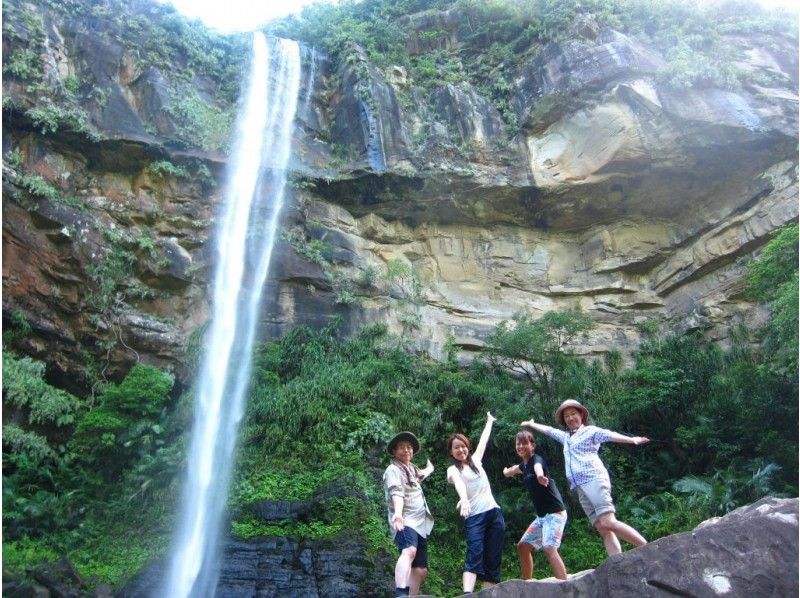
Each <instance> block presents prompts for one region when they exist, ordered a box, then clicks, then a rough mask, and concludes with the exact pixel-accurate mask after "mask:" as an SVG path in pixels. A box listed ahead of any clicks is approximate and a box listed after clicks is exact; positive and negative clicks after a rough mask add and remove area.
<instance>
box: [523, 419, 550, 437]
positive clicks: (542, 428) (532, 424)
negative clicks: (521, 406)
mask: <svg viewBox="0 0 800 598" xmlns="http://www.w3.org/2000/svg"><path fill="white" fill-rule="evenodd" d="M520 426H527V427H528V428H533V429H534V430H536V431H537V432H541V433H542V434H547V432H549V431H550V430H553V429H554V428H551V427H550V426H545V425H544V424H537V423H536V422H535V421H534V419H533V418H530V419H529V420H528V421H524V422H522V423H520Z"/></svg>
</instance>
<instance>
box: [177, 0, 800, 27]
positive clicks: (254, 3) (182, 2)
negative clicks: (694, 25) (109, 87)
mask: <svg viewBox="0 0 800 598" xmlns="http://www.w3.org/2000/svg"><path fill="white" fill-rule="evenodd" d="M162 1H168V2H171V3H172V5H173V6H175V8H176V9H177V10H178V12H180V13H182V14H184V15H185V16H187V17H189V18H191V19H194V18H199V19H200V20H201V21H203V23H205V24H206V25H207V26H208V27H211V28H213V29H217V30H219V31H223V32H226V33H230V32H234V31H252V30H254V29H256V28H257V27H258V26H259V25H261V24H262V23H264V22H265V21H268V20H270V19H277V18H280V17H285V16H286V15H288V14H291V13H297V12H300V10H301V9H302V8H303V6H306V5H308V4H314V3H315V2H320V1H325V0H162ZM328 1H330V0H328ZM699 1H701V2H702V1H704V0H699ZM760 1H761V3H762V4H764V5H765V6H770V7H772V6H794V5H795V4H796V3H797V0H760Z"/></svg>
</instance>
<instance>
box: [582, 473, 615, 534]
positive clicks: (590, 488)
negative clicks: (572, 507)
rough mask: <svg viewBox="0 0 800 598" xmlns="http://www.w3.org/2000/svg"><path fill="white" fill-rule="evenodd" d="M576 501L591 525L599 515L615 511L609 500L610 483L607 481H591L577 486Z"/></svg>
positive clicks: (612, 502)
mask: <svg viewBox="0 0 800 598" xmlns="http://www.w3.org/2000/svg"><path fill="white" fill-rule="evenodd" d="M578 500H580V501H581V506H582V507H583V512H584V513H586V516H587V517H589V521H591V522H592V525H594V524H595V522H596V521H597V520H598V519H599V518H600V515H604V514H606V513H616V511H617V510H616V509H615V508H614V501H613V500H611V483H610V482H608V481H607V480H592V481H590V482H586V483H585V484H581V485H580V486H578Z"/></svg>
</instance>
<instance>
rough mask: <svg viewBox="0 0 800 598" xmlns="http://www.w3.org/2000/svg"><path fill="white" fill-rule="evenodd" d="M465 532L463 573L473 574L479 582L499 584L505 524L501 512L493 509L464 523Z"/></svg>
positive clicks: (469, 518)
mask: <svg viewBox="0 0 800 598" xmlns="http://www.w3.org/2000/svg"><path fill="white" fill-rule="evenodd" d="M464 525H465V526H466V530H467V558H466V559H465V561H464V571H466V572H469V573H475V574H476V575H477V576H478V579H479V580H480V581H488V582H491V583H500V559H501V557H502V555H503V536H504V535H505V531H506V522H505V519H503V511H501V510H500V509H499V508H494V509H491V510H489V511H484V512H483V513H478V514H477V515H471V516H470V517H467V519H466V520H465V521H464Z"/></svg>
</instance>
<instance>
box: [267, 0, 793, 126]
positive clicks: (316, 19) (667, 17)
mask: <svg viewBox="0 0 800 598" xmlns="http://www.w3.org/2000/svg"><path fill="white" fill-rule="evenodd" d="M428 10H431V11H433V10H439V11H449V12H450V13H452V14H454V15H455V17H450V19H451V21H452V22H454V23H458V24H457V25H454V26H453V29H452V30H451V31H446V30H443V29H441V28H438V27H437V28H433V29H419V30H417V29H416V28H415V27H416V25H415V23H417V21H416V20H415V19H413V18H412V19H405V20H404V19H402V18H401V17H407V16H408V15H413V14H415V13H421V12H423V11H428ZM581 18H588V19H590V20H594V21H595V22H596V23H598V24H599V25H600V26H601V27H602V26H608V27H612V28H614V29H616V30H618V31H621V32H623V33H625V34H627V35H629V36H631V37H633V38H634V39H638V40H640V41H642V42H644V43H645V44H647V45H649V46H652V47H655V48H656V49H658V50H659V51H661V52H662V53H663V54H664V56H665V58H666V63H665V65H664V67H663V69H662V71H661V72H660V73H658V78H659V79H660V80H661V81H662V82H663V83H664V84H666V85H669V86H672V87H675V88H687V87H693V86H709V85H713V86H717V87H723V88H735V87H738V86H739V85H740V84H742V83H743V82H745V81H743V77H744V73H743V72H742V71H741V70H740V69H739V68H738V67H737V66H736V61H737V60H740V59H742V58H743V57H742V56H740V55H738V54H737V51H738V50H737V49H736V46H735V44H733V43H731V40H730V38H726V36H729V35H731V34H734V35H735V34H758V35H763V34H772V35H779V36H780V35H783V36H787V37H788V38H789V39H790V40H793V41H795V42H796V41H797V19H796V17H794V18H792V17H791V16H790V17H789V18H787V15H786V14H785V13H783V12H781V11H769V10H767V9H765V8H763V7H762V6H761V5H760V4H759V3H758V2H756V1H755V0H728V1H726V2H718V3H697V2H690V1H688V0H671V1H667V2H660V3H659V2H652V1H651V0H535V1H531V2H523V1H520V0H405V1H401V2H398V1H397V0H364V1H362V2H342V3H340V4H338V5H336V6H332V5H328V4H318V5H313V6H310V7H307V8H306V9H304V10H303V12H302V14H301V16H299V17H298V16H291V17H287V18H286V19H283V20H282V21H278V22H275V23H272V24H270V25H269V27H268V31H269V32H270V33H274V34H276V35H282V36H285V37H292V38H295V39H299V40H302V41H304V42H306V43H308V44H309V45H314V46H317V47H320V48H322V49H324V50H325V51H326V52H328V53H329V54H330V55H331V56H332V57H333V59H334V60H335V61H337V62H340V63H341V62H345V61H347V60H350V59H351V58H352V56H353V52H354V50H353V44H357V45H359V46H360V47H362V48H364V50H365V51H366V52H367V56H368V57H369V60H370V62H371V63H372V64H374V65H377V66H379V67H382V68H386V67H389V66H390V65H402V66H404V67H406V68H407V69H408V72H409V74H410V75H411V78H412V80H413V84H414V85H416V86H419V87H422V88H423V89H425V90H426V91H428V93H429V94H432V93H433V92H434V91H435V90H436V89H438V88H439V87H440V86H442V85H444V84H446V83H458V82H461V81H468V82H469V83H471V84H472V86H473V87H475V88H476V89H477V90H478V91H479V92H480V93H481V94H482V95H483V96H484V97H486V98H487V99H489V100H491V101H492V102H493V104H494V106H495V107H496V108H497V110H498V111H499V112H500V114H501V115H502V117H503V119H504V120H505V122H506V124H507V126H508V128H509V131H510V133H511V134H513V133H514V132H515V131H516V129H517V127H518V124H519V123H518V122H517V115H516V113H515V111H514V109H513V107H512V97H511V94H512V93H513V85H512V84H511V82H512V81H513V80H514V79H515V78H516V77H517V76H518V75H519V73H520V72H521V71H522V69H523V68H524V67H525V66H527V65H528V64H530V62H531V60H532V59H533V58H534V57H535V56H536V55H537V54H539V53H540V52H541V50H542V48H543V47H544V46H545V45H546V44H547V43H548V42H551V41H556V42H559V41H563V40H564V39H565V38H567V37H568V35H570V34H569V31H570V28H571V27H573V26H574V24H575V23H576V22H577V21H578V20H579V19H581ZM448 36H452V37H455V38H456V39H457V40H458V41H459V43H458V44H457V45H456V46H455V47H453V48H447V49H445V48H446V46H443V45H440V44H438V43H431V42H436V41H437V40H442V39H444V38H447V37H448ZM414 39H416V40H418V41H419V42H421V43H422V44H427V45H425V46H424V47H428V48H430V49H429V50H427V51H422V53H420V54H418V55H416V56H410V55H409V54H408V52H407V49H406V48H407V45H408V44H409V42H411V41H412V40H414ZM364 89H366V88H364Z"/></svg>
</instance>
